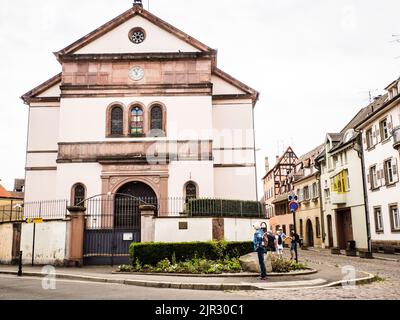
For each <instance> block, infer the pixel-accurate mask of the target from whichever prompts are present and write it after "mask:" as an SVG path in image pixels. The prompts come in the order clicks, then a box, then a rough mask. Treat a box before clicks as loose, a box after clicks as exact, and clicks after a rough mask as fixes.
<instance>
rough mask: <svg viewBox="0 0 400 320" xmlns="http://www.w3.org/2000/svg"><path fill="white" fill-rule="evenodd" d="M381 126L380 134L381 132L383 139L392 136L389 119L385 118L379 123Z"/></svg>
mask: <svg viewBox="0 0 400 320" xmlns="http://www.w3.org/2000/svg"><path fill="white" fill-rule="evenodd" d="M379 128H380V134H381V141H383V140H386V139H388V138H389V136H390V134H389V126H388V120H387V119H383V120H382V121H381V122H380V123H379Z"/></svg>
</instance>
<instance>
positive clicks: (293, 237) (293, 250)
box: [289, 230, 300, 260]
mask: <svg viewBox="0 0 400 320" xmlns="http://www.w3.org/2000/svg"><path fill="white" fill-rule="evenodd" d="M289 238H290V260H294V259H295V254H296V249H297V243H298V242H299V241H300V237H299V235H298V234H297V233H295V232H294V230H292V231H291V232H290V237H289Z"/></svg>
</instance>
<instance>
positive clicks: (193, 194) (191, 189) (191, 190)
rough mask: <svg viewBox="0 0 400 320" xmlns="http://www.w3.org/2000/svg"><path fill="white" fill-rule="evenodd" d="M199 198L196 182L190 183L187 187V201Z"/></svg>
mask: <svg viewBox="0 0 400 320" xmlns="http://www.w3.org/2000/svg"><path fill="white" fill-rule="evenodd" d="M196 198H197V185H196V184H195V183H194V182H188V183H187V184H186V187H185V201H186V203H188V202H189V200H190V199H196Z"/></svg>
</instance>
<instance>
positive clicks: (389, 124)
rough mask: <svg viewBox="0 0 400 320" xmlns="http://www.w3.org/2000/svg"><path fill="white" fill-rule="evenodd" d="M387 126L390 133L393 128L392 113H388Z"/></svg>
mask: <svg viewBox="0 0 400 320" xmlns="http://www.w3.org/2000/svg"><path fill="white" fill-rule="evenodd" d="M387 126H388V129H389V135H390V134H391V133H392V129H393V122H392V115H388V117H387Z"/></svg>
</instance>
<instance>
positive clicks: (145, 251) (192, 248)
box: [129, 241, 253, 266]
mask: <svg viewBox="0 0 400 320" xmlns="http://www.w3.org/2000/svg"><path fill="white" fill-rule="evenodd" d="M250 252H253V243H252V242H250V241H246V242H226V241H218V242H217V241H210V242H183V243H132V244H131V246H130V248H129V253H130V258H131V262H132V265H133V264H136V265H137V264H139V265H142V266H143V265H146V264H147V265H152V266H156V265H157V263H158V262H160V261H161V260H163V259H165V258H167V259H168V260H169V261H173V262H175V263H176V262H184V261H186V260H192V259H194V258H204V259H207V260H222V259H224V258H225V257H228V258H239V257H241V256H243V255H245V254H248V253H250ZM175 263H173V264H175Z"/></svg>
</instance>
